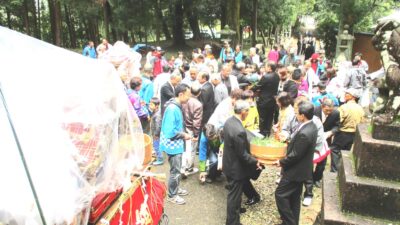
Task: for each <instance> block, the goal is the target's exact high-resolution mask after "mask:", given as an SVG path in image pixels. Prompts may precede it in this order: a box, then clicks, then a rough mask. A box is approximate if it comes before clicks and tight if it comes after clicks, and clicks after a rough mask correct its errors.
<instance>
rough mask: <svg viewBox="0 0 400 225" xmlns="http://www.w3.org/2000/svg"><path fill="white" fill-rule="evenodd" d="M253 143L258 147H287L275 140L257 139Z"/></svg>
mask: <svg viewBox="0 0 400 225" xmlns="http://www.w3.org/2000/svg"><path fill="white" fill-rule="evenodd" d="M251 143H252V144H254V145H258V146H268V147H275V148H279V147H285V146H286V144H285V143H282V142H279V141H277V140H275V139H274V138H258V137H255V138H253V140H251Z"/></svg>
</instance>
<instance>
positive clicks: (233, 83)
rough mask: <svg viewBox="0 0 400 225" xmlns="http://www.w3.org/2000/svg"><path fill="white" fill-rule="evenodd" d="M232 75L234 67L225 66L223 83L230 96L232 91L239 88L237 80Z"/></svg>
mask: <svg viewBox="0 0 400 225" xmlns="http://www.w3.org/2000/svg"><path fill="white" fill-rule="evenodd" d="M231 73H232V67H231V66H230V65H228V64H224V65H223V66H222V69H221V81H222V83H223V84H225V86H226V88H227V89H228V94H230V93H231V91H232V90H234V89H236V88H239V83H238V81H237V78H236V77H235V76H233V75H231Z"/></svg>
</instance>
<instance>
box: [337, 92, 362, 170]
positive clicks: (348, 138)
mask: <svg viewBox="0 0 400 225" xmlns="http://www.w3.org/2000/svg"><path fill="white" fill-rule="evenodd" d="M345 92H346V93H345V96H344V98H345V101H346V103H345V104H343V105H341V106H340V107H339V109H338V111H339V113H340V127H339V131H338V132H337V133H336V135H335V137H334V138H333V143H332V146H331V151H332V152H331V172H337V169H338V166H339V162H340V158H341V157H342V154H341V152H340V151H341V150H347V151H349V150H350V149H351V146H352V145H353V141H354V134H355V133H356V129H357V125H358V124H359V123H361V122H362V121H363V119H364V110H363V108H362V107H361V106H360V105H359V104H357V102H356V101H357V99H358V98H359V95H358V94H359V91H358V90H356V89H347V90H346V91H345Z"/></svg>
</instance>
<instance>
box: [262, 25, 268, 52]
mask: <svg viewBox="0 0 400 225" xmlns="http://www.w3.org/2000/svg"><path fill="white" fill-rule="evenodd" d="M260 33H261V38H262V40H263V44H264V48H265V47H268V43H267V41H266V40H265V34H264V30H263V29H261V32H260Z"/></svg>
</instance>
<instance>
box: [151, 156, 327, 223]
mask: <svg viewBox="0 0 400 225" xmlns="http://www.w3.org/2000/svg"><path fill="white" fill-rule="evenodd" d="M154 171H155V172H162V173H166V175H167V178H168V176H169V164H168V162H166V163H164V165H163V166H159V167H154ZM277 173H279V168H276V167H272V166H267V167H266V169H265V170H264V171H263V172H262V173H261V176H260V178H259V179H258V180H257V181H253V185H254V187H255V188H256V190H257V191H258V192H259V193H260V195H261V199H262V201H261V202H260V203H259V204H257V205H254V206H250V207H247V206H246V208H247V212H246V213H245V214H242V215H241V223H243V224H245V225H274V224H278V223H279V222H280V220H279V213H278V211H277V209H276V204H275V196H274V192H275V188H276V186H277V185H276V184H275V180H276V178H277ZM198 175H199V174H198V173H197V174H194V175H192V176H190V177H188V178H187V179H186V180H182V181H181V184H180V187H182V188H184V189H186V190H188V191H189V192H190V193H189V195H188V196H185V197H184V199H185V200H186V204H185V205H175V204H172V203H169V202H167V201H165V213H166V214H167V215H168V218H169V225H223V224H225V219H226V198H227V194H228V191H227V190H226V189H225V188H224V186H225V184H226V181H225V180H223V181H221V182H215V183H212V184H204V185H201V184H200V183H199V181H198ZM245 200H246V197H244V198H243V200H242V202H243V201H245ZM320 209H321V189H320V188H315V189H314V201H313V203H312V205H311V206H310V207H301V215H300V224H302V225H313V224H314V221H315V220H316V217H317V215H318V213H319V212H320Z"/></svg>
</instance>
